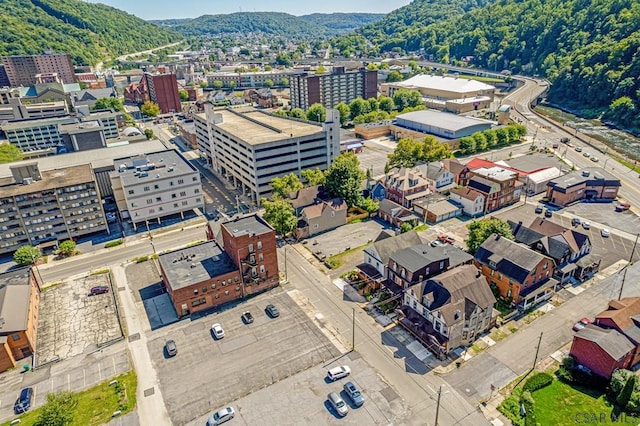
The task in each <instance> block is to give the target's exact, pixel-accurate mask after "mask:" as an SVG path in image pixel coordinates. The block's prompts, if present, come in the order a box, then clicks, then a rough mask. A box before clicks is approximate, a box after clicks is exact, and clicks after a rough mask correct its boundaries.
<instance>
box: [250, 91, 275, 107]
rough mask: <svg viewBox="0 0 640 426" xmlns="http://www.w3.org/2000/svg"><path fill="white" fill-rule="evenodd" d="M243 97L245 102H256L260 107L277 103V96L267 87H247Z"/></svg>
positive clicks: (272, 105)
mask: <svg viewBox="0 0 640 426" xmlns="http://www.w3.org/2000/svg"><path fill="white" fill-rule="evenodd" d="M243 97H244V100H245V102H252V103H255V104H258V106H260V107H262V108H273V107H274V106H276V105H277V104H278V98H277V97H276V96H275V95H274V94H273V93H272V92H271V89H268V88H262V89H247V90H245V91H244V93H243Z"/></svg>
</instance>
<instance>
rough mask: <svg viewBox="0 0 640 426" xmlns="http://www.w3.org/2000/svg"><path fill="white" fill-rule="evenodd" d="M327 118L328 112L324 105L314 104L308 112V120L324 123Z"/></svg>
mask: <svg viewBox="0 0 640 426" xmlns="http://www.w3.org/2000/svg"><path fill="white" fill-rule="evenodd" d="M326 118H327V110H326V108H325V107H324V106H323V105H322V104H313V105H311V106H310V107H309V109H308V110H307V120H309V121H316V122H318V123H324V121H325V120H326Z"/></svg>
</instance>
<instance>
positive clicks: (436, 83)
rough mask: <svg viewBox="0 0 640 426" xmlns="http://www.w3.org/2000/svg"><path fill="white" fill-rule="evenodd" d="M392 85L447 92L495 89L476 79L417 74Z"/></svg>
mask: <svg viewBox="0 0 640 426" xmlns="http://www.w3.org/2000/svg"><path fill="white" fill-rule="evenodd" d="M393 85H394V86H403V87H416V88H423V89H432V90H444V91H447V92H457V93H468V92H476V91H482V90H495V87H494V86H492V85H490V84H486V83H483V82H481V81H478V80H472V79H467V78H459V77H446V76H441V75H428V74H418V75H416V76H414V77H411V78H409V79H407V80H405V81H401V82H398V83H393Z"/></svg>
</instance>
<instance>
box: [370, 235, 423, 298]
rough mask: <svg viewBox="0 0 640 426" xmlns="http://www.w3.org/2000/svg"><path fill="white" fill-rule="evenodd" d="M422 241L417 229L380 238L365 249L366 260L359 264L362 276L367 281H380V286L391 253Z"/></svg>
mask: <svg viewBox="0 0 640 426" xmlns="http://www.w3.org/2000/svg"><path fill="white" fill-rule="evenodd" d="M422 243H423V241H422V239H421V238H420V236H419V235H418V233H417V232H416V231H409V232H405V233H404V234H400V235H397V236H395V237H391V238H382V239H379V240H378V241H376V242H374V243H373V244H371V245H370V246H368V247H366V248H365V249H364V251H363V252H364V262H363V263H361V264H360V265H358V266H357V268H358V270H359V273H360V277H361V278H362V279H364V280H366V281H369V282H372V283H373V282H376V283H378V287H379V285H380V283H381V282H382V281H384V279H385V277H386V276H387V270H386V268H387V264H388V263H389V258H390V257H391V255H392V254H393V253H395V252H397V251H400V250H403V249H406V248H409V247H413V246H416V245H419V244H422Z"/></svg>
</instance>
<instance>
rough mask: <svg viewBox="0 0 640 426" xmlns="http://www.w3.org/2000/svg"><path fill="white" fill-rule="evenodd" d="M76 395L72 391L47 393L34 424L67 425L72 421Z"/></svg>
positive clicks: (42, 425)
mask: <svg viewBox="0 0 640 426" xmlns="http://www.w3.org/2000/svg"><path fill="white" fill-rule="evenodd" d="M77 406H78V397H77V395H76V394H74V393H73V392H69V391H60V392H55V393H49V394H47V402H46V403H45V404H44V405H43V406H42V407H40V409H39V415H38V419H37V420H36V422H35V426H67V425H70V424H72V423H73V417H74V415H75V411H76V407H77Z"/></svg>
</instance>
